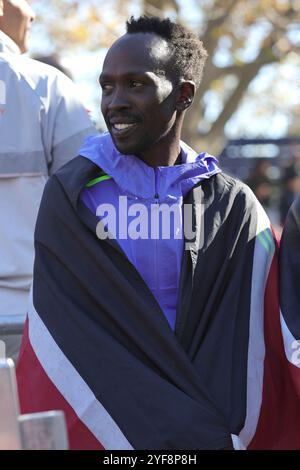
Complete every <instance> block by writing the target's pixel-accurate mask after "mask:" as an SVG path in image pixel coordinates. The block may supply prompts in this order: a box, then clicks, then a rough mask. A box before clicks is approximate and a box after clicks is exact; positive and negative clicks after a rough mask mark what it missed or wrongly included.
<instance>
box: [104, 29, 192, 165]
mask: <svg viewBox="0 0 300 470" xmlns="http://www.w3.org/2000/svg"><path fill="white" fill-rule="evenodd" d="M99 80H100V84H101V87H102V102H101V110H102V113H103V116H104V119H105V122H106V125H107V128H108V130H109V132H110V134H111V136H112V139H113V141H114V144H115V145H116V147H117V149H118V150H119V151H120V152H121V153H123V154H125V155H126V154H133V155H136V156H137V157H139V158H140V159H141V160H143V161H144V162H145V163H146V164H147V165H149V166H151V167H157V166H172V165H174V164H175V162H176V161H177V160H178V157H179V154H180V142H179V141H180V135H181V129H182V124H183V119H184V115H185V111H186V109H187V108H188V107H189V106H190V105H191V104H192V101H193V97H194V90H195V86H194V84H193V83H192V82H190V81H184V80H182V79H181V78H180V77H178V76H177V75H176V74H175V73H174V71H172V56H171V52H170V49H169V46H168V43H167V41H165V40H164V39H163V38H161V37H159V36H157V35H156V34H153V33H138V34H125V35H124V36H122V37H121V38H120V39H119V40H118V41H116V42H115V43H114V44H113V46H112V47H111V48H110V49H109V51H108V53H107V55H106V58H105V61H104V64H103V69H102V73H101V75H100V79H99Z"/></svg>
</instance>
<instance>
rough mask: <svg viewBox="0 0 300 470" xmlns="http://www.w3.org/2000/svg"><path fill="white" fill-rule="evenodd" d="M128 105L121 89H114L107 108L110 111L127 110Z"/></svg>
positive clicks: (125, 95) (124, 93)
mask: <svg viewBox="0 0 300 470" xmlns="http://www.w3.org/2000/svg"><path fill="white" fill-rule="evenodd" d="M129 107H130V103H129V101H128V97H127V94H126V92H125V90H124V89H123V87H115V89H114V91H113V93H112V95H111V100H110V102H109V104H108V108H109V109H110V110H116V109H122V108H129Z"/></svg>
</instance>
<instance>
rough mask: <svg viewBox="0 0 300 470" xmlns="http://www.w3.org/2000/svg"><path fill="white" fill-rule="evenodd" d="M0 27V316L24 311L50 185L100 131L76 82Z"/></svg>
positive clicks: (23, 312)
mask: <svg viewBox="0 0 300 470" xmlns="http://www.w3.org/2000/svg"><path fill="white" fill-rule="evenodd" d="M19 52H20V51H19V48H18V46H17V45H16V44H15V43H14V42H13V41H12V40H11V39H10V38H8V37H7V36H6V35H5V34H4V33H3V32H1V31H0V316H1V315H20V314H25V313H26V309H27V298H28V292H29V288H30V284H31V280H32V269H33V257H34V250H33V232H34V226H35V222H36V217H37V212H38V207H39V204H40V200H41V196H42V192H43V189H44V185H45V182H46V180H47V178H48V176H49V175H51V174H52V173H53V172H55V171H56V170H57V169H58V168H59V167H60V166H62V165H63V164H64V163H66V162H67V161H68V160H70V159H71V158H73V157H75V156H76V155H77V153H78V149H79V147H80V145H81V143H82V140H83V138H84V137H86V136H87V135H89V134H93V133H95V129H94V128H93V126H92V124H91V122H90V119H89V117H88V114H87V112H86V111H85V110H84V108H83V106H82V104H81V103H80V102H79V101H78V99H77V97H76V96H77V92H76V88H75V85H74V84H73V82H72V81H71V80H70V79H69V78H68V77H66V76H65V75H64V74H62V73H61V72H59V71H58V70H56V69H55V68H53V67H50V66H48V65H46V64H43V63H40V62H38V61H35V60H32V59H29V58H27V57H23V56H21V55H20V54H19Z"/></svg>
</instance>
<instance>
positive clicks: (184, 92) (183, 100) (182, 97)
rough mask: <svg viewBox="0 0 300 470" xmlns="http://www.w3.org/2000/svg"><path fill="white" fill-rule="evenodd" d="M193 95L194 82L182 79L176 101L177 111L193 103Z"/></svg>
mask: <svg viewBox="0 0 300 470" xmlns="http://www.w3.org/2000/svg"><path fill="white" fill-rule="evenodd" d="M194 95H195V83H194V82H192V81H184V82H182V83H181V84H180V85H179V96H178V100H177V103H176V108H177V110H178V111H185V110H186V109H188V108H189V107H190V106H191V104H192V103H193V99H194Z"/></svg>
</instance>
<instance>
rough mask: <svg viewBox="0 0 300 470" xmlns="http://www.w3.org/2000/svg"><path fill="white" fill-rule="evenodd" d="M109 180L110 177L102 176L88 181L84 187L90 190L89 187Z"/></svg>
mask: <svg viewBox="0 0 300 470" xmlns="http://www.w3.org/2000/svg"><path fill="white" fill-rule="evenodd" d="M109 179H111V176H109V175H103V176H98V178H94V179H92V180H91V181H89V182H88V183H87V184H86V185H85V187H86V188H90V187H91V186H94V185H95V184H97V183H100V182H101V181H105V180H109Z"/></svg>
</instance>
